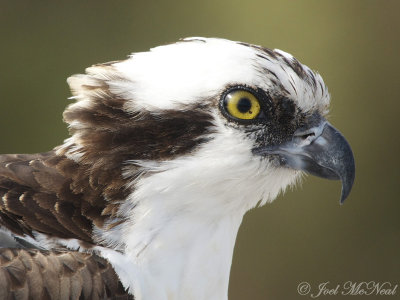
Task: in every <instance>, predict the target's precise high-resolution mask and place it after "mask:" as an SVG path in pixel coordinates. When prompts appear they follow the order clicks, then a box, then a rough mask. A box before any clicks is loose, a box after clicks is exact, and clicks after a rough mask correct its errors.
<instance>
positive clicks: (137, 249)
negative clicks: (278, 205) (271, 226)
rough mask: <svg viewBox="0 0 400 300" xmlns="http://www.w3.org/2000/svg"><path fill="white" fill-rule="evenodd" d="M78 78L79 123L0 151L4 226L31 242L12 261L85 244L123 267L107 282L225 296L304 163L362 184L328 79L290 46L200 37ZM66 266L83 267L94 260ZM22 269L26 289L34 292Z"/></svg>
mask: <svg viewBox="0 0 400 300" xmlns="http://www.w3.org/2000/svg"><path fill="white" fill-rule="evenodd" d="M68 83H69V85H70V87H71V90H72V93H73V97H72V99H74V100H75V102H74V103H73V104H71V105H69V106H68V108H67V109H66V110H65V112H64V119H65V121H66V122H67V123H68V125H69V129H70V133H71V137H70V138H69V139H67V140H66V141H65V142H64V144H63V145H61V146H59V147H56V148H55V149H54V150H53V151H50V152H47V153H42V154H36V155H3V156H0V197H1V201H0V218H1V219H0V220H1V224H2V228H3V234H5V235H8V237H10V239H9V241H8V247H19V248H25V249H20V250H19V251H20V252H18V251H17V252H15V251H14V252H13V253H12V254H9V255H8V257H11V258H12V259H11V258H10V259H9V261H14V258H15V257H17V258H18V257H19V259H20V260H21V259H22V258H21V257H22V256H23V257H25V258H26V257H29V261H30V262H31V263H35V256H34V255H36V254H37V253H42V252H43V251H49V252H46V253H47V255H48V256H47V257H48V259H49V260H50V258H51V259H54V260H55V261H56V260H57V259H60V254H59V253H55V254H54V253H53V252H52V251H54V249H55V248H58V249H59V248H62V249H63V251H65V252H62V254H63V255H66V254H68V255H83V253H81V252H79V251H81V250H84V251H85V252H89V253H91V254H90V255H96V257H95V258H96V259H105V261H104V262H103V263H104V264H109V265H110V266H111V267H112V269H113V271H115V274H116V275H115V274H114V273H113V274H114V275H113V276H114V277H113V276H111V275H108V277H107V278H108V279H107V280H108V281H107V280H106V279H104V277H103V279H104V282H105V283H104V282H103V284H104V285H106V284H109V282H110V281H113V280H114V281H115V280H116V281H118V279H119V280H120V281H121V283H122V286H123V287H121V286H116V285H115V286H113V287H114V288H115V290H118V289H119V290H121V288H122V290H123V289H125V290H127V293H128V294H127V295H130V296H134V297H135V299H143V300H148V299H208V300H210V299H226V298H227V289H228V280H229V270H230V265H231V260H232V252H233V247H234V242H235V238H236V234H237V230H238V228H239V226H240V223H241V220H242V217H243V215H244V214H245V212H246V211H248V210H249V209H251V208H253V207H255V206H257V205H258V204H260V205H263V204H265V203H267V202H270V201H272V200H274V199H275V198H276V197H277V195H278V194H279V193H280V192H281V191H283V190H284V189H285V188H286V187H287V186H289V185H292V184H294V183H296V180H297V179H298V178H299V177H300V176H301V174H302V173H310V174H313V175H316V176H320V177H324V178H328V179H340V180H341V181H342V193H341V197H340V201H341V202H343V201H344V200H345V198H346V197H347V196H348V195H349V193H350V190H351V187H352V184H353V181H354V174H355V170H354V159H353V155H352V151H351V148H350V146H349V144H348V143H347V141H346V140H345V139H344V137H343V136H342V135H341V134H340V132H339V131H338V130H336V129H335V128H334V127H333V126H332V125H331V124H330V123H329V122H328V121H327V120H326V119H325V116H326V114H327V112H328V109H329V102H330V97H329V94H328V90H327V87H326V86H325V83H324V82H323V80H322V78H321V76H320V75H319V74H317V73H315V72H313V71H312V70H311V69H309V68H308V67H306V66H304V65H302V64H301V63H300V62H299V61H298V60H296V59H295V58H294V57H293V56H291V55H290V54H288V53H286V52H283V51H280V50H270V49H268V48H263V47H260V46H255V45H250V44H245V43H240V42H232V41H228V40H223V39H212V38H189V39H184V40H181V41H179V42H177V43H175V44H170V45H166V46H160V47H156V48H153V49H151V50H150V51H149V52H143V53H135V54H133V55H131V56H130V57H129V58H128V59H127V60H125V61H116V62H110V63H106V64H99V65H94V66H92V67H90V68H88V69H87V70H86V74H84V75H75V76H72V77H70V78H69V79H68ZM27 248H37V249H35V250H32V249H28V250H27ZM66 249H69V252H66V251H67V250H66ZM27 251H28V252H27ZM29 251H30V252H29ZM27 253H28V254H27ZM24 255H25V256H24ZM51 255H53V256H55V257H56V258H53V257H52V256H51ZM85 255H89V254H87V253H85ZM85 259H88V258H87V257H84V258H82V257H81V256H79V257H77V258H76V261H80V262H81V265H85V263H82V260H85ZM90 259H94V256H93V257H90ZM50 265H51V264H49V268H51V266H50ZM78 265H79V264H77V266H78ZM68 266H69V270H71V269H72V270H73V272H70V273H73V274H74V276H75V277H79V276H80V277H79V278H81V279H82V278H84V275H82V274H86V273H85V272H86V271H85V267H81V268H79V267H75V268H74V267H71V263H70V264H68ZM74 266H75V265H74ZM54 268H55V267H54ZM3 269H4V268H3ZM7 270H8V269H7ZM55 270H59V269H57V268H55ZM90 270H92V269H90ZM107 270H108V269H107ZM7 272H9V271H7ZM40 272H42V271H40V270H39V269H38V271H37V273H38V274H41V276H42V277H43V278H44V275H43V272H42V273H40ZM60 272H61V273H62V276H61V275H60V276H61V277H63V276H67V275H66V273H65V272H64V273H63V272H62V271H60ZM22 273H23V274H22V275H21V274H19V276H20V277H21V278H22V279H19V280H20V281H23V282H27V284H26V285H25V286H24V285H23V284H20V285H21V286H23V287H20V289H21V290H23V291H28V292H27V293H33V291H32V290H33V289H32V288H29V284H28V283H30V282H31V281H30V280H33V279H30V277H29V275H27V273H28V272H27V271H26V272H22ZM93 273H96V272H94V271H93ZM1 274H2V273H0V275H1ZM7 274H8V273H7ZM7 274H6V275H7ZM107 274H108V273H107ZM4 276H5V275H4ZM7 276H8V275H7ZM12 276H14V277H15V276H16V275H15V274H13V275H12ZM12 276H11V275H10V278H11V279H12ZM37 276H39V275H37ZM93 276H94V275H93ZM61 277H60V278H61ZM75 277H74V278H75ZM7 278H8V277H7ZM69 278H72V277H71V276H70V277H69ZM11 279H9V281H5V282H7V284H6V286H5V287H4V288H5V289H6V290H7V289H8V290H7V291H11V288H10V286H15V282H13V281H12V280H11ZM24 280H25V281H24ZM70 280H71V282H73V283H74V284H72V283H71V284H70V285H69V286H68V289H67V292H68V293H69V294H68V295H70V296H71V295H79V296H82V295H84V296H85V297H90V295H92V293H93V291H92V290H93V289H94V288H93V287H92V286H90V288H88V287H87V286H86V285H85V284H86V283H85V282H86V281H85V280H83V279H82V280H80V281H79V280H77V281H76V282H75V281H73V280H72V279H70ZM77 282H78V283H77ZM13 284H14V285H13ZM43 285H44V288H43V290H45V291H47V292H48V291H49V290H51V288H52V287H49V286H46V285H45V284H43ZM53 290H54V289H53ZM56 291H60V293H61V292H64V293H67V292H66V291H63V287H62V285H59V286H58V290H56ZM110 291H111V289H110V287H107V288H103V289H102V290H101V293H103V294H101V293H100V292H98V293H100V294H101V295H106V296H107V297H111V298H112V297H113V294H112V293H111V292H110ZM37 293H39V294H37V295H39V296H40V295H42V294H40V293H44V292H43V291H42V292H40V291H39V292H37ZM54 293H56V292H54ZM35 295H36V294H35ZM51 295H53V294H51ZM54 295H58V294H54ZM54 295H53V296H54ZM110 295H111V296H110ZM54 297H56V296H54ZM71 297H72V296H71ZM72 298H73V297H72ZM21 299H22V298H21Z"/></svg>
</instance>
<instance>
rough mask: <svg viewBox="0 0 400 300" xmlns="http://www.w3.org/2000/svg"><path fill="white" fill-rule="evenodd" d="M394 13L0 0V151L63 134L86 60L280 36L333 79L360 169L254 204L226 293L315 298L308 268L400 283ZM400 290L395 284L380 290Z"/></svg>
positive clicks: (212, 3) (366, 7) (370, 7)
mask: <svg viewBox="0 0 400 300" xmlns="http://www.w3.org/2000/svg"><path fill="white" fill-rule="evenodd" d="M399 13H400V1H385V0H382V1H378V0H376V1H367V0H364V1H362V0H360V1H353V0H331V1H317V0H315V1H311V0H310V1H305V0H304V1H276V0H275V1H261V0H259V1H257V0H247V1H238V0H231V1H228V0H226V1H218V0H203V1H200V0H196V1H188V0H186V1H185V0H181V1H179V0H173V1H151V0H147V1H125V0H117V1H105V0H104V1H100V0H96V1H82V0H79V1H77V0H63V1H54V0H52V1H50V0H48V1H43V0H42V1H38V0H36V1H33V0H32V1H28V0H19V1H16V0H1V1H0V153H34V152H40V151H46V150H48V149H50V148H52V147H53V146H55V145H58V144H60V143H61V142H62V141H63V139H64V138H66V137H67V130H66V126H65V124H63V122H62V118H61V114H62V111H63V109H64V107H65V106H66V105H67V104H68V103H69V100H67V98H68V97H69V96H70V93H69V90H68V87H67V84H66V82H65V80H66V78H67V77H68V76H70V75H71V74H74V73H81V72H83V71H84V68H85V67H87V66H89V65H91V64H94V63H99V62H106V61H110V60H117V59H124V58H125V57H126V56H127V55H128V54H129V53H130V52H136V51H145V50H147V49H149V48H150V47H153V46H156V45H160V44H165V43H169V42H173V41H176V40H177V39H179V38H181V37H186V36H207V37H223V38H228V39H233V40H240V41H245V42H249V43H255V44H261V45H264V46H267V47H270V48H279V49H282V50H285V51H287V52H290V53H292V54H293V55H294V56H296V57H297V58H298V59H299V60H300V61H301V62H303V63H305V64H307V65H308V66H310V67H311V68H312V69H315V70H318V71H319V72H320V73H321V74H322V76H323V78H324V80H325V82H326V83H327V85H328V87H329V90H330V92H331V95H332V107H331V113H330V118H329V119H330V121H331V122H332V123H333V124H334V125H335V126H336V127H337V128H339V129H340V130H341V131H342V132H343V134H344V135H345V136H346V138H347V139H348V141H349V142H350V144H351V145H352V147H353V150H354V154H355V158H356V164H357V176H356V181H355V185H354V188H353V192H352V194H351V195H350V197H349V199H348V200H347V201H346V203H345V204H344V205H342V206H340V205H339V195H340V183H339V182H334V181H327V180H322V179H318V178H314V177H310V176H308V177H307V178H306V179H305V180H304V183H303V184H302V186H301V187H297V188H296V189H294V190H289V191H287V192H286V193H285V195H283V196H280V197H279V198H278V199H277V200H276V201H275V202H274V203H273V204H269V205H266V206H265V207H262V208H259V209H256V210H253V211H251V212H249V213H248V214H247V215H246V216H245V218H244V222H243V224H242V227H241V229H240V232H239V236H238V239H237V244H236V248H235V252H234V258H233V264H232V272H231V280H230V289H229V297H230V299H231V300H232V299H234V300H239V299H297V298H298V299H310V295H307V296H300V295H299V294H298V292H297V287H298V284H299V283H300V282H303V281H307V282H309V283H310V284H311V286H312V288H313V289H314V292H315V291H316V290H317V286H318V284H320V283H323V282H327V281H329V282H330V283H329V285H328V286H330V287H335V286H336V284H344V283H345V282H346V281H349V280H350V281H353V282H362V281H376V282H381V283H383V282H389V283H390V284H392V287H393V286H394V285H396V284H400V251H399V250H400V217H399V216H400V196H399V194H400V175H399V174H400V171H399V166H400V164H399V161H400V160H399V156H400V147H399V145H400V143H399V136H400V135H399V120H398V116H399V115H400V104H399V103H400V97H399V95H400V92H399V82H400V58H399V57H400V14H399ZM155 288H156V287H155ZM399 297H400V288H397V294H396V295H395V296H386V297H380V298H381V299H384V298H385V299H395V298H399ZM320 298H322V297H320ZM323 298H326V299H339V298H342V297H341V296H340V295H337V296H325V297H323ZM347 298H348V296H347ZM359 298H360V297H358V299H359ZM361 298H362V299H380V298H379V297H377V296H369V297H367V296H364V297H361Z"/></svg>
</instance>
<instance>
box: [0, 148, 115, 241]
mask: <svg viewBox="0 0 400 300" xmlns="http://www.w3.org/2000/svg"><path fill="white" fill-rule="evenodd" d="M82 168H83V166H81V165H78V164H76V163H75V162H74V161H72V160H70V159H67V158H66V157H65V156H58V155H56V154H55V152H54V151H51V152H46V153H41V154H33V155H1V156H0V225H2V226H4V227H6V228H7V229H9V230H10V231H12V232H13V233H15V234H17V235H32V231H38V232H41V233H44V234H47V235H49V236H51V237H59V238H75V239H78V240H81V241H84V242H87V243H93V238H92V228H93V224H96V225H98V226H102V225H103V223H104V220H105V218H107V217H108V216H109V215H107V214H103V215H102V211H103V210H104V209H105V208H106V206H107V202H106V201H105V200H104V196H103V190H104V187H100V186H99V185H97V186H94V185H93V184H92V185H91V184H90V183H89V181H90V177H89V176H87V175H86V172H85V170H82Z"/></svg>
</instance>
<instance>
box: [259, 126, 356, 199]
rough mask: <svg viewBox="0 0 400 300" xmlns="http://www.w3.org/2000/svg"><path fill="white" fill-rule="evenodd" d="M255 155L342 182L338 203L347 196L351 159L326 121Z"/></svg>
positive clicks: (351, 179)
mask: <svg viewBox="0 0 400 300" xmlns="http://www.w3.org/2000/svg"><path fill="white" fill-rule="evenodd" d="M253 152H254V153H255V154H260V155H268V154H269V155H278V156H279V158H280V161H281V163H282V164H283V165H286V166H288V167H290V168H292V169H295V170H302V171H304V172H307V173H309V174H312V175H315V176H318V177H322V178H327V179H334V180H338V179H340V180H341V181H342V194H341V197H340V203H341V204H342V203H343V202H344V200H345V199H346V198H347V197H348V195H349V194H350V191H351V188H352V186H353V183H354V177H355V164H354V156H353V152H352V151H351V148H350V145H349V143H348V142H347V141H346V139H345V138H344V137H343V135H342V134H341V133H340V132H339V131H338V130H337V129H336V128H334V127H333V126H332V125H331V124H329V123H328V122H327V121H325V120H324V121H323V122H320V124H319V125H318V126H315V127H312V128H308V129H306V130H304V129H300V130H298V131H296V132H295V133H294V135H293V139H292V140H291V141H289V142H286V143H284V144H281V145H277V146H271V147H261V148H257V149H254V150H253Z"/></svg>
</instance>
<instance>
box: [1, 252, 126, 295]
mask: <svg viewBox="0 0 400 300" xmlns="http://www.w3.org/2000/svg"><path fill="white" fill-rule="evenodd" d="M0 299H4V300H8V299H15V300H23V299H53V300H57V299H121V300H122V299H133V296H131V295H129V294H128V293H126V292H125V290H124V288H123V286H122V284H121V282H120V281H119V278H118V276H117V275H116V273H115V272H114V270H113V268H112V267H111V265H110V264H109V263H108V262H107V261H105V260H104V259H102V258H100V257H98V256H96V255H94V254H89V253H81V252H75V251H63V252H59V251H51V252H49V251H39V250H23V249H1V248H0Z"/></svg>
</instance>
